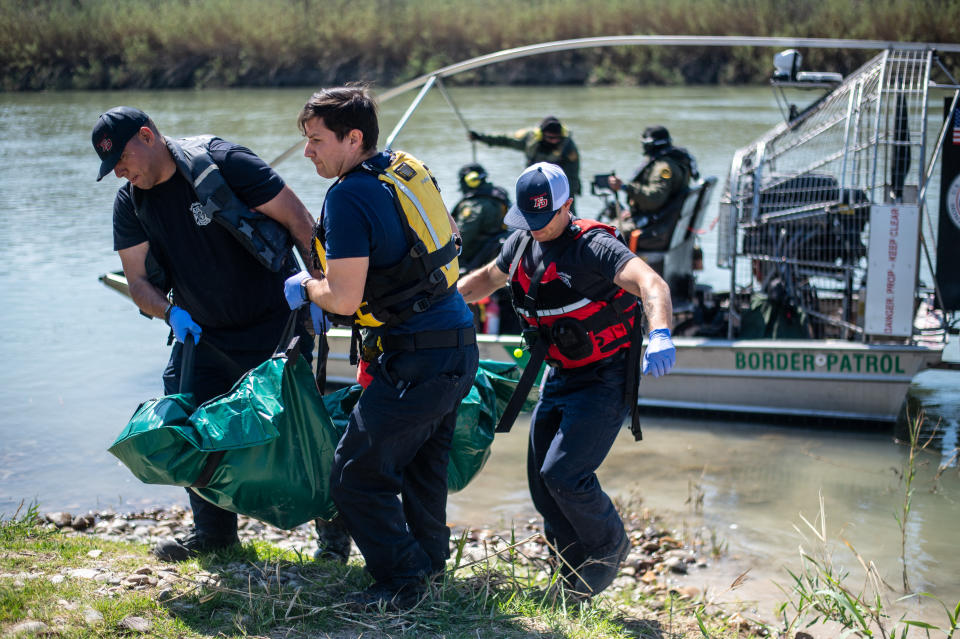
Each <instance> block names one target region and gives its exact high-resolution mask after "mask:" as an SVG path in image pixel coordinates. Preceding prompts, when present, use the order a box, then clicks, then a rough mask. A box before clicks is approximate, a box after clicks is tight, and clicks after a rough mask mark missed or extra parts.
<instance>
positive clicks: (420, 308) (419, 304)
mask: <svg viewBox="0 0 960 639" xmlns="http://www.w3.org/2000/svg"><path fill="white" fill-rule="evenodd" d="M428 308H430V300H429V299H427V298H424V299H422V300H417V301H416V302H414V303H413V312H414V313H422V312H424V311H425V310H427V309H428Z"/></svg>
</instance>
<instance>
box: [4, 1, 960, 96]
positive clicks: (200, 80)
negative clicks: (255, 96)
mask: <svg viewBox="0 0 960 639" xmlns="http://www.w3.org/2000/svg"><path fill="white" fill-rule="evenodd" d="M957 24H960V3H957V2H953V1H951V0H876V1H867V0H845V1H842V2H841V1H837V0H832V1H830V2H816V1H815V0H675V1H674V2H670V3H664V2H660V1H658V0H629V1H626V0H586V1H584V0H530V1H528V2H523V3H518V2H516V1H515V0H487V1H486V2H482V3H478V2H472V1H469V0H419V1H418V2H413V1H411V0H270V1H263V0H170V1H168V2H161V3H156V2H152V1H150V0H124V2H122V3H117V2H114V1H112V0H0V88H2V89H3V90H6V91H24V90H45V89H133V88H144V89H146V88H151V89H152V88H189V87H229V86H321V85H329V84H338V83H343V82H346V81H350V80H367V81H371V82H373V83H375V84H377V85H378V86H381V87H386V86H392V85H395V84H397V83H399V82H402V81H404V80H408V79H410V78H413V77H416V76H418V75H421V74H423V73H426V72H428V71H431V70H434V69H436V68H438V67H441V66H443V65H446V64H450V63H453V62H456V61H460V60H464V59H467V58H471V57H474V56H478V55H483V54H487V53H492V52H494V51H498V50H500V49H505V48H510V47H516V46H523V45H528V44H534V43H537V42H546V41H551V40H562V39H568V38H581V37H590V36H601V35H625V34H650V35H740V36H769V37H772V36H793V37H828V38H862V39H876V40H899V41H927V42H951V41H955V40H956V25H957ZM772 53H773V51H772V50H769V49H755V48H750V47H737V48H727V47H722V48H717V47H709V48H707V47H704V48H698V47H689V48H677V47H674V48H667V47H613V48H602V49H597V48H590V49H582V50H577V51H568V52H562V53H554V54H546V55H544V56H537V57H534V58H527V59H525V60H519V61H514V62H510V63H505V64H499V65H496V66H495V67H492V68H491V67H487V68H483V69H478V70H476V71H473V72H470V73H467V74H463V75H460V76H457V78H456V81H457V82H461V83H469V84H558V83H563V84H689V83H693V84H717V83H719V84H734V83H748V82H754V83H755V82H763V81H765V80H766V79H767V78H768V76H769V73H770V69H771V56H772ZM804 55H805V56H806V58H805V61H804V66H805V68H807V69H815V70H829V71H840V72H842V73H846V72H849V71H851V70H853V69H855V68H856V67H857V66H859V65H860V64H861V63H862V62H864V61H865V60H866V59H867V58H868V57H869V56H870V55H872V52H865V51H856V50H809V51H805V52H804ZM954 66H955V65H954Z"/></svg>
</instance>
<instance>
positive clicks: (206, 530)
mask: <svg viewBox="0 0 960 639" xmlns="http://www.w3.org/2000/svg"><path fill="white" fill-rule="evenodd" d="M298 333H299V334H300V343H301V344H307V345H308V347H307V348H303V349H302V350H303V351H304V356H305V357H306V358H307V359H308V360H312V359H313V353H312V350H313V349H312V346H311V345H312V340H311V339H310V338H309V337H308V336H307V335H306V334H305V333H300V332H298ZM279 337H280V335H279V332H278V334H277V338H278V339H279ZM201 341H202V338H201ZM275 346H276V344H273V345H270V346H269V347H268V348H265V349H264V348H261V349H254V350H250V349H222V350H223V352H224V353H225V354H226V355H227V356H229V357H230V359H232V360H233V361H234V363H235V364H236V365H237V367H238V369H236V370H233V371H227V370H225V369H224V366H223V364H222V362H221V361H220V360H219V359H217V358H215V357H214V356H212V355H211V354H210V353H209V351H207V349H205V348H204V347H202V346H198V347H197V348H196V349H195V350H194V358H193V362H194V368H193V370H194V374H193V389H192V392H193V395H194V398H195V400H196V403H197V405H198V406H199V405H200V404H202V403H203V402H205V401H207V400H209V399H212V398H214V397H216V396H217V395H222V394H224V393H226V392H228V391H229V390H230V389H231V388H232V387H233V385H234V383H236V381H237V380H238V379H239V377H238V376H237V374H236V373H237V370H239V371H241V372H240V375H241V376H242V375H243V374H244V373H246V372H247V371H249V370H250V369H252V368H254V367H256V366H259V365H260V364H262V363H263V362H265V361H266V360H267V359H269V358H270V357H271V356H272V355H273V351H274V347H275ZM182 355H183V344H182V343H180V342H174V344H173V348H172V349H171V350H170V360H169V361H168V362H167V368H166V370H164V371H163V394H164V395H172V394H174V393H179V392H180V363H181V358H182ZM186 490H187V495H189V497H190V508H191V509H192V510H193V523H194V527H195V528H196V531H197V532H198V533H200V534H202V535H207V536H210V537H213V538H216V539H233V538H234V537H236V535H237V515H236V513H232V512H230V511H229V510H224V509H223V508H220V507H219V506H214V505H213V504H211V503H210V502H208V501H206V500H205V499H203V498H202V497H200V496H199V495H197V494H196V493H194V492H193V491H192V490H190V489H189V488H187V489H186Z"/></svg>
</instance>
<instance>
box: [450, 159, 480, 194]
mask: <svg viewBox="0 0 960 639" xmlns="http://www.w3.org/2000/svg"><path fill="white" fill-rule="evenodd" d="M457 177H458V178H459V179H460V192H461V193H466V192H467V191H473V190H475V189H478V188H480V186H481V185H482V184H483V183H484V182H486V181H487V170H486V169H484V168H483V167H482V166H480V165H479V164H467V165H464V166H462V167H460V170H459V171H457Z"/></svg>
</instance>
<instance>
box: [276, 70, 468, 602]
mask: <svg viewBox="0 0 960 639" xmlns="http://www.w3.org/2000/svg"><path fill="white" fill-rule="evenodd" d="M298 123H299V126H300V130H301V131H302V132H303V134H304V135H305V136H306V138H307V142H306V146H305V149H304V155H305V156H306V157H308V158H309V159H310V160H311V161H312V162H313V163H314V165H315V167H316V170H317V174H318V175H320V176H321V177H325V178H337V181H336V182H335V183H334V184H333V186H331V187H330V189H329V191H328V192H327V196H326V199H325V201H324V204H323V210H322V213H321V216H320V220H319V222H318V224H317V227H316V239H315V243H314V246H315V250H316V253H317V260H318V262H319V266H320V267H321V270H322V271H323V273H324V276H323V277H322V278H317V279H314V278H313V277H310V275H309V274H307V273H300V274H298V275H295V276H293V277H291V278H289V279H288V280H287V282H286V285H285V294H286V296H287V301H288V303H289V304H290V306H291V307H292V308H295V307H298V306H300V305H301V304H303V303H306V302H307V301H309V302H310V303H312V304H314V305H318V306H319V307H321V308H323V309H324V310H325V311H326V312H327V313H328V314H330V315H331V316H332V317H333V319H334V320H335V321H336V322H339V323H345V324H349V325H351V326H353V327H354V328H355V331H354V334H355V335H357V333H358V331H357V330H356V329H362V331H363V333H364V334H363V343H362V348H361V349H358V350H361V351H362V353H363V357H364V359H365V360H366V361H367V362H368V364H367V370H366V372H367V374H368V375H369V380H370V381H369V384H368V385H367V387H366V389H365V390H364V391H363V394H362V395H361V396H360V400H359V401H358V403H357V405H356V407H355V408H354V410H353V412H352V413H351V415H350V419H349V422H348V425H347V429H346V432H345V433H344V435H343V438H342V439H341V440H340V444H339V446H338V447H337V451H336V454H335V458H334V466H333V471H332V473H333V476H332V480H331V486H332V488H331V489H332V493H333V499H334V502H335V503H336V505H337V508H338V510H339V512H340V516H341V517H342V518H343V520H344V522H345V523H346V525H347V529H348V530H349V531H350V535H351V536H352V537H353V539H354V541H355V542H356V544H357V547H358V548H359V549H360V551H361V553H362V554H363V557H364V559H365V561H366V568H367V571H368V572H369V573H370V574H371V575H372V576H373V578H374V580H375V582H374V584H373V585H372V586H370V587H369V588H368V589H366V590H365V591H362V592H357V593H353V594H351V595H349V597H348V600H349V602H350V603H352V604H353V605H354V606H357V607H365V606H368V605H370V606H378V605H386V606H390V607H397V608H406V607H410V606H413V605H415V604H416V602H417V601H418V600H419V598H420V596H421V595H422V594H423V592H424V591H425V589H426V580H427V579H429V578H430V577H432V576H434V575H436V574H438V573H440V572H442V571H443V570H444V566H445V561H446V559H447V558H448V557H449V555H450V549H449V540H450V530H449V529H448V528H447V524H446V503H447V463H448V460H449V452H450V443H451V438H452V435H453V429H454V426H455V425H456V419H457V408H458V406H459V404H460V401H461V399H463V397H465V396H466V394H467V393H468V392H469V390H470V387H471V384H472V383H473V380H474V376H475V375H476V371H477V363H478V352H477V346H476V335H475V333H474V329H473V317H472V315H471V313H470V310H469V309H468V307H467V305H466V303H464V301H463V298H462V297H461V296H460V294H459V293H458V292H457V290H456V287H455V283H456V280H457V277H458V276H459V266H458V261H457V252H458V246H457V242H456V239H457V238H456V235H455V233H456V225H455V224H454V222H453V219H452V218H451V217H450V215H449V214H448V213H447V209H446V207H445V206H444V204H443V199H442V198H441V196H440V191H439V188H438V187H437V184H436V180H434V178H433V176H432V175H431V174H430V172H429V170H428V169H427V167H426V166H424V165H423V164H422V163H421V162H420V161H418V160H417V159H416V158H414V157H412V156H410V155H409V154H406V153H403V152H401V151H398V152H377V149H376V145H377V138H378V135H379V125H378V123H377V110H376V105H375V103H374V101H373V99H372V97H371V96H370V95H369V93H368V90H367V89H366V88H365V87H363V86H347V87H339V88H332V89H324V90H321V91H320V92H318V93H315V94H314V95H313V96H312V97H311V98H310V100H309V101H308V102H307V104H306V105H305V106H304V107H303V110H302V111H301V112H300V115H299V119H298ZM351 350H353V349H351ZM398 495H402V497H403V502H402V504H401V501H400V499H398Z"/></svg>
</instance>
